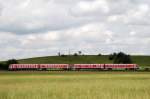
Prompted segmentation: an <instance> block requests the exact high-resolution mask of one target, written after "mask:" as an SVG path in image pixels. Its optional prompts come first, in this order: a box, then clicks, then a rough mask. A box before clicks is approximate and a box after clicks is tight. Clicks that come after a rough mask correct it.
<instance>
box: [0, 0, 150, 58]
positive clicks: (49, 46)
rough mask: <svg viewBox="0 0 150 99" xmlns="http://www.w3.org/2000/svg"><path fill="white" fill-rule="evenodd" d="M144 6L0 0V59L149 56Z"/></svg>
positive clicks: (129, 0) (137, 0) (137, 2)
mask: <svg viewBox="0 0 150 99" xmlns="http://www.w3.org/2000/svg"><path fill="white" fill-rule="evenodd" d="M149 10H150V1H148V0H73V1H72V0H13V1H12V0H0V23H1V24H0V50H1V52H3V53H2V54H1V56H0V59H2V60H4V59H10V58H27V57H34V56H45V55H46V56H47V55H56V54H57V52H59V51H61V52H62V53H68V50H69V49H70V50H71V52H72V53H74V52H75V51H78V50H82V51H83V53H86V54H97V53H103V54H109V53H112V52H115V51H124V52H126V53H130V54H150V53H149V51H148V50H147V49H149V48H150V46H149V43H150V33H149V31H150V14H149ZM139 46H140V48H139Z"/></svg>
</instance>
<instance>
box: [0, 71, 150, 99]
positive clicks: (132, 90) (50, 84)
mask: <svg viewBox="0 0 150 99" xmlns="http://www.w3.org/2000/svg"><path fill="white" fill-rule="evenodd" d="M0 99H150V72H56V71H55V72H54V71H53V72H42V71H41V72H38V71H35V72H0Z"/></svg>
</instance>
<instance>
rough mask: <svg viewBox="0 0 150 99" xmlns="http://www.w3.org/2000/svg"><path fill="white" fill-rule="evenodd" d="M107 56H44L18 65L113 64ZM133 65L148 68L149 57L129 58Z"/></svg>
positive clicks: (23, 60)
mask: <svg viewBox="0 0 150 99" xmlns="http://www.w3.org/2000/svg"><path fill="white" fill-rule="evenodd" d="M108 57H109V56H108V55H102V56H97V55H84V56H46V57H36V58H28V59H21V60H19V63H23V64H29V63H30V64H34V63H35V64H47V63H54V64H55V63H58V64H61V63H67V64H74V63H82V64H84V63H85V64H86V63H113V61H111V60H109V59H108ZM131 58H132V61H133V63H136V64H138V65H140V66H150V56H131Z"/></svg>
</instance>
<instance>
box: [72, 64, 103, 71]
mask: <svg viewBox="0 0 150 99" xmlns="http://www.w3.org/2000/svg"><path fill="white" fill-rule="evenodd" d="M73 69H74V70H80V69H104V64H74V65H73Z"/></svg>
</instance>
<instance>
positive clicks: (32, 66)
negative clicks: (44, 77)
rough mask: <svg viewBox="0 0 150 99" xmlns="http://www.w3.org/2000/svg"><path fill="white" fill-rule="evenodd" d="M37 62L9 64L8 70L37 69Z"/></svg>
mask: <svg viewBox="0 0 150 99" xmlns="http://www.w3.org/2000/svg"><path fill="white" fill-rule="evenodd" d="M38 68H39V64H11V65H9V70H37V69H38Z"/></svg>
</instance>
